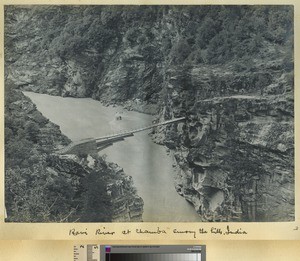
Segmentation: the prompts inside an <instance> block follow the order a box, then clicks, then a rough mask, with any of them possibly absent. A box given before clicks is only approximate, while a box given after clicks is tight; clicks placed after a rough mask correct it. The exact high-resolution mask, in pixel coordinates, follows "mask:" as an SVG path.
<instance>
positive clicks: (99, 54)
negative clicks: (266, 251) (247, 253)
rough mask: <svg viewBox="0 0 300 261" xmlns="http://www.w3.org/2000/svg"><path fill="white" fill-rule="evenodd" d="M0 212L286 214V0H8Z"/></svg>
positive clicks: (30, 219) (36, 217)
mask: <svg viewBox="0 0 300 261" xmlns="http://www.w3.org/2000/svg"><path fill="white" fill-rule="evenodd" d="M4 78H5V79H4V87H5V88H4V99H5V101H4V107H5V108H4V114H5V115H4V116H5V119H4V127H5V130H4V133H5V145H4V146H5V175H4V183H5V186H4V187H5V192H4V193H5V195H4V197H5V199H4V200H5V212H6V218H5V222H15V223H16V222H18V223H36V222H39V223H46V222H47V223H62V222H67V223H69V222H78V223H87V222H88V223H93V222H288V221H295V168H294V7H293V6H292V5H223V6H222V5H174V6H173V5H142V6H140V5H5V6H4Z"/></svg>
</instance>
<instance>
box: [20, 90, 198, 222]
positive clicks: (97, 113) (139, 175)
mask: <svg viewBox="0 0 300 261" xmlns="http://www.w3.org/2000/svg"><path fill="white" fill-rule="evenodd" d="M24 94H25V95H27V96H28V97H29V98H30V99H31V100H32V101H33V102H34V103H35V104H36V106H37V108H38V110H39V111H40V112H41V113H42V114H43V115H44V116H45V117H47V118H49V119H50V120H51V121H52V122H54V123H56V124H57V125H59V126H60V128H61V131H62V133H64V134H65V135H66V136H68V137H69V138H70V139H71V140H73V141H76V140H80V139H85V138H90V137H100V136H103V135H107V134H111V133H114V132H118V131H119V130H131V129H135V128H137V127H142V126H147V125H150V124H151V122H152V120H153V117H152V116H149V115H146V114H142V113H138V112H132V111H125V110H123V109H122V108H121V107H105V106H103V105H102V104H101V103H99V102H98V101H95V100H92V99H89V98H62V97H57V96H50V95H46V94H37V93H32V92H24ZM116 115H121V116H122V120H117V117H116ZM148 133H149V130H148V131H143V132H140V133H136V134H135V135H134V136H133V137H129V138H126V139H125V141H121V142H117V143H115V144H114V145H113V146H110V147H108V148H106V149H105V150H102V151H101V152H99V153H100V154H106V155H107V160H108V161H112V162H115V163H117V164H118V165H120V166H121V167H122V168H123V169H124V171H125V173H126V174H128V175H131V176H132V177H133V180H134V184H135V186H136V187H137V190H138V194H139V195H140V196H141V197H142V198H143V200H144V214H143V220H144V221H146V222H155V221H190V222H191V221H199V220H200V219H199V217H198V215H197V213H196V211H195V210H194V208H193V207H192V206H191V205H190V204H189V203H188V202H187V201H186V200H185V199H184V198H182V197H181V196H180V195H179V194H178V193H177V192H176V191H175V188H174V181H173V172H174V170H173V167H172V164H173V161H172V158H171V157H170V156H169V155H167V153H166V150H165V148H164V147H163V146H160V145H157V144H155V143H154V142H152V140H151V138H150V137H149V135H148Z"/></svg>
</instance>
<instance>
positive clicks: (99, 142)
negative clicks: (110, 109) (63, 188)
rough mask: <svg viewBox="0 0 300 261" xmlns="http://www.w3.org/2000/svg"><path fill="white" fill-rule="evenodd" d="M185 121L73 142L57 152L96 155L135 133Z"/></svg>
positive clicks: (167, 122)
mask: <svg viewBox="0 0 300 261" xmlns="http://www.w3.org/2000/svg"><path fill="white" fill-rule="evenodd" d="M183 120H185V117H181V118H174V119H171V120H167V121H163V122H159V123H154V124H151V125H148V126H145V127H141V128H136V129H132V130H125V131H121V132H118V133H113V134H109V135H105V136H101V137H97V138H88V139H83V140H79V141H74V142H71V143H70V144H69V145H68V146H66V147H64V148H63V149H61V150H59V151H57V153H58V154H62V155H64V154H79V153H96V152H98V151H100V150H103V149H105V148H107V147H109V146H111V145H113V143H115V142H118V141H122V140H124V139H125V138H128V137H131V136H134V133H137V132H141V131H145V130H148V129H152V128H155V127H159V126H163V125H168V124H172V123H175V122H180V121H183Z"/></svg>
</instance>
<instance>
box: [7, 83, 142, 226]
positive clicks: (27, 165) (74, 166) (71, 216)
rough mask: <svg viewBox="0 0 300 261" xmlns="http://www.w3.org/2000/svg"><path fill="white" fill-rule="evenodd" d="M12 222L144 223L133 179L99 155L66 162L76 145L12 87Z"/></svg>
mask: <svg viewBox="0 0 300 261" xmlns="http://www.w3.org/2000/svg"><path fill="white" fill-rule="evenodd" d="M5 97H6V99H5V206H6V211H7V215H8V218H7V221H8V222H74V221H78V222H110V221H141V220H142V213H143V201H142V199H141V198H140V197H138V196H137V194H136V190H135V188H134V186H133V182H132V179H131V177H129V176H126V175H125V173H124V172H123V170H122V169H121V168H120V167H118V166H117V165H116V164H113V163H107V162H105V161H104V160H103V159H102V158H100V157H99V156H97V155H80V156H75V155H68V156H60V155H57V154H56V153H55V151H57V150H58V149H60V148H62V147H63V146H65V145H67V144H69V143H70V140H69V139H68V138H67V137H65V136H63V135H62V134H61V132H60V130H59V127H58V126H57V125H55V124H53V123H51V122H49V120H48V119H46V118H45V117H44V116H43V115H42V114H41V113H40V112H39V111H37V109H36V107H35V105H34V104H33V103H32V102H31V101H30V100H29V99H28V98H27V97H25V96H24V95H23V94H22V93H21V92H20V91H15V90H14V89H13V88H12V86H10V87H8V86H7V87H6V93H5Z"/></svg>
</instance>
